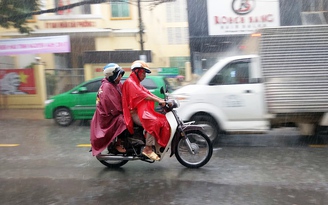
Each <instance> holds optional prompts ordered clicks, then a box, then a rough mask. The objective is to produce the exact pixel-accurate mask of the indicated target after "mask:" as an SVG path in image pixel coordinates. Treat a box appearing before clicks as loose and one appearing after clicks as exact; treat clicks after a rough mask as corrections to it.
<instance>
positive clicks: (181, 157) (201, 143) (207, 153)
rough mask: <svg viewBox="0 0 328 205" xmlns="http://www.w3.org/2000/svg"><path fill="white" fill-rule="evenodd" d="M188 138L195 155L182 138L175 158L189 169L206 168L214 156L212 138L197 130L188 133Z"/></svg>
mask: <svg viewBox="0 0 328 205" xmlns="http://www.w3.org/2000/svg"><path fill="white" fill-rule="evenodd" d="M186 137H187V138H188V139H189V141H190V143H191V147H192V149H193V150H194V153H191V152H190V151H189V148H188V145H187V143H186V140H185V139H184V138H181V139H180V140H179V143H178V145H177V146H176V149H175V157H176V158H177V160H178V161H179V162H180V163H181V164H182V165H183V166H185V167H187V168H199V167H202V166H204V165H205V164H206V163H207V162H208V161H209V160H210V159H211V157H212V154H213V145H212V142H211V140H210V138H209V137H208V136H207V135H205V134H204V133H202V132H200V131H197V130H193V131H189V132H186Z"/></svg>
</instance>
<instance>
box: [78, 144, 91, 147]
mask: <svg viewBox="0 0 328 205" xmlns="http://www.w3.org/2000/svg"><path fill="white" fill-rule="evenodd" d="M76 146H77V147H91V144H78V145H76Z"/></svg>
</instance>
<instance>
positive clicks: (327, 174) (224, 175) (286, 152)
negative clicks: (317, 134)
mask: <svg viewBox="0 0 328 205" xmlns="http://www.w3.org/2000/svg"><path fill="white" fill-rule="evenodd" d="M0 144H1V145H2V146H0V153H1V155H0V163H1V165H0V204H5V205H7V204H8V205H11V204H56V205H57V204H58V205H61V204H135V205H139V204H140V205H142V204H145V205H147V204H184V205H185V204H188V205H189V204H190V205H198V204H211V205H212V204H213V205H214V204H227V205H228V204H229V205H233V204H236V205H237V204H238V205H240V204H247V205H248V204H259V205H271V204H277V205H282V204H291V205H293V204H295V205H303V204H304V205H309V204H320V205H326V204H328V164H327V156H328V153H327V152H328V148H327V143H326V139H323V140H322V139H321V140H309V139H305V138H300V137H299V136H298V133H297V132H296V131H295V130H293V129H285V130H280V131H279V132H277V131H272V132H270V133H269V134H268V135H264V136H263V135H261V136H260V135H253V136H224V137H223V138H221V140H219V142H218V144H216V146H215V147H216V148H215V151H214V153H213V157H212V159H211V161H210V162H209V163H208V164H207V165H205V166H204V167H203V168H201V169H187V168H184V167H183V166H182V165H180V164H179V162H178V161H177V160H176V159H175V157H172V158H165V159H163V161H161V162H156V163H154V164H148V163H144V162H138V161H134V162H129V163H127V164H126V165H124V166H123V167H122V168H120V169H114V170H111V169H107V168H106V167H104V166H103V165H102V164H100V163H99V162H98V161H97V160H96V159H95V158H94V157H92V156H91V154H90V153H89V152H88V150H89V149H90V148H89V147H86V146H85V145H87V144H89V126H80V125H79V123H78V122H77V123H75V124H73V125H72V126H70V127H67V128H63V127H57V126H55V125H54V124H53V122H52V121H51V120H37V119H36V120H34V119H30V120H24V119H9V120H3V119H0ZM5 145H7V146H5ZM9 145H11V146H9Z"/></svg>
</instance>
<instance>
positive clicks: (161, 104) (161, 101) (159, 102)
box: [158, 99, 165, 107]
mask: <svg viewBox="0 0 328 205" xmlns="http://www.w3.org/2000/svg"><path fill="white" fill-rule="evenodd" d="M158 104H159V105H160V106H162V107H164V106H165V100H162V99H161V100H160V101H158Z"/></svg>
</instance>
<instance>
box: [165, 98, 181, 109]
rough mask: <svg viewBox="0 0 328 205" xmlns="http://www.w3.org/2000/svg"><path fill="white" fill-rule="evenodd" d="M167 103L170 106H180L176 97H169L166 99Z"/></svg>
mask: <svg viewBox="0 0 328 205" xmlns="http://www.w3.org/2000/svg"><path fill="white" fill-rule="evenodd" d="M167 103H168V104H169V106H170V107H171V108H178V107H180V103H179V101H178V100H177V99H170V100H168V101H167Z"/></svg>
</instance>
